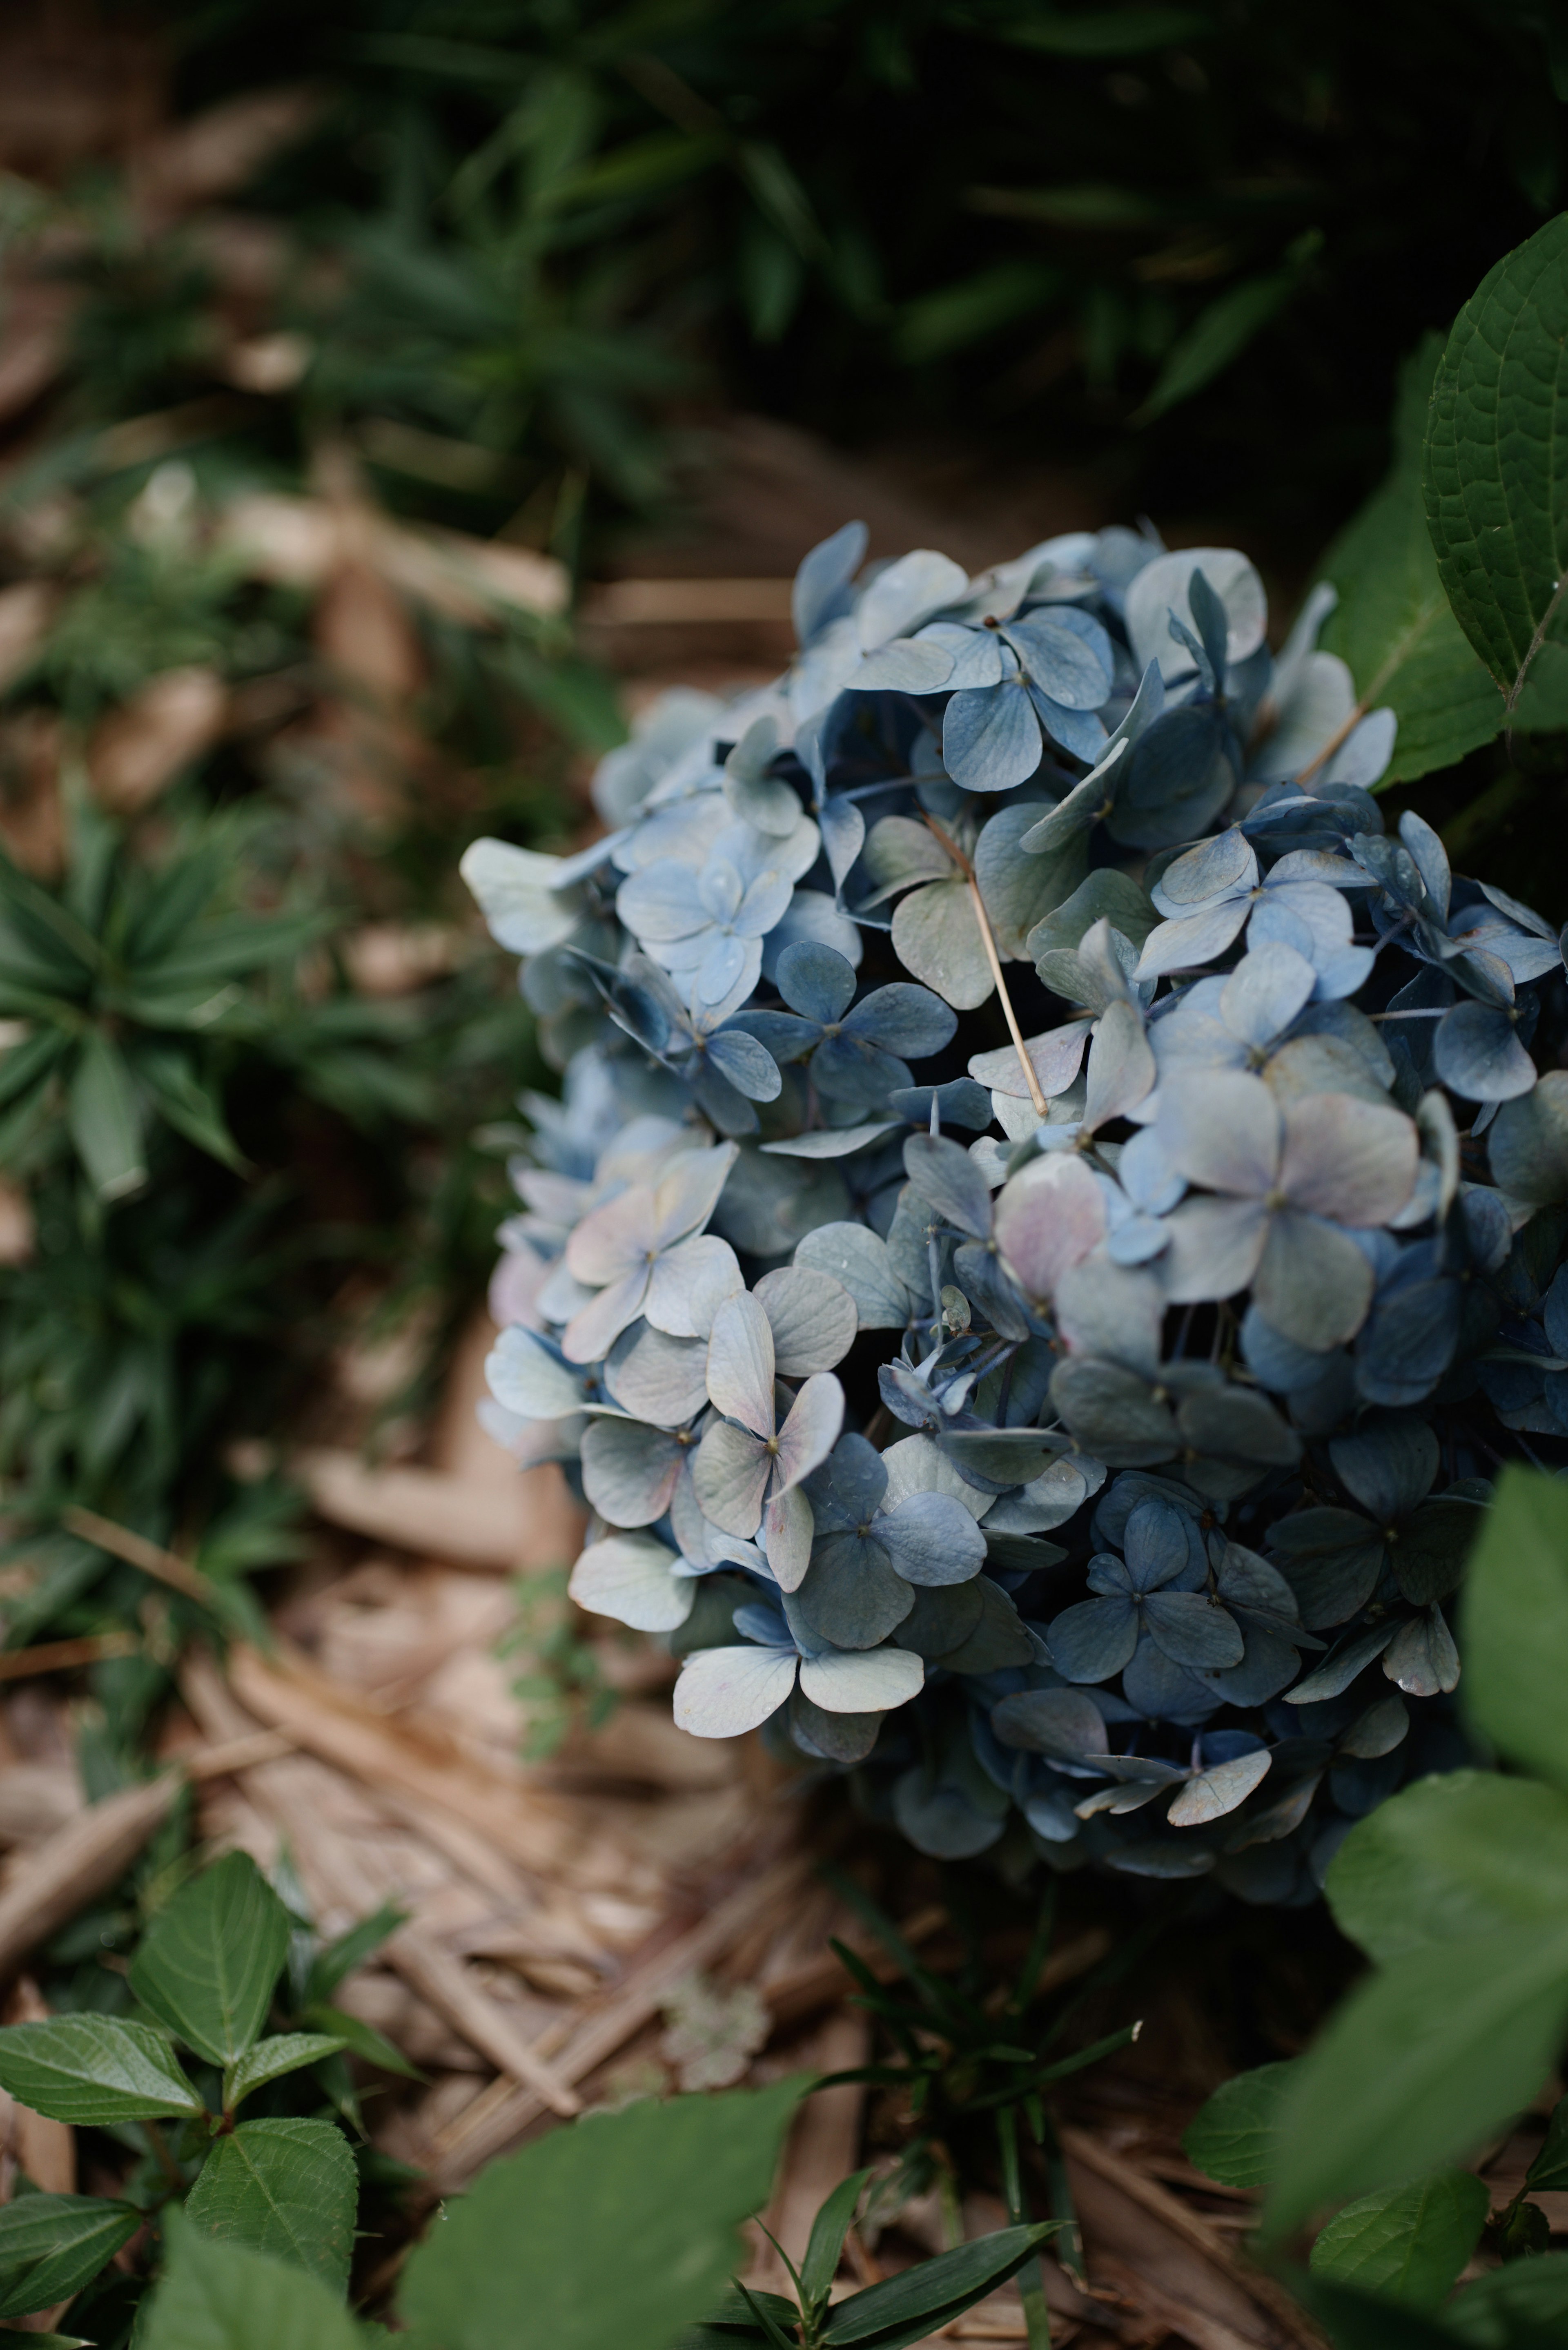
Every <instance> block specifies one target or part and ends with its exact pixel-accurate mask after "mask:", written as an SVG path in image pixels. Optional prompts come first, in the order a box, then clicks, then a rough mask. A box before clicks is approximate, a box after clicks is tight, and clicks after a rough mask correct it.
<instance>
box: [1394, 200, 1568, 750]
mask: <svg viewBox="0 0 1568 2350" xmlns="http://www.w3.org/2000/svg"><path fill="white" fill-rule="evenodd" d="M1565 337H1568V214H1564V213H1559V214H1558V216H1557V218H1556V219H1555V220H1552V221H1549V222H1548V223H1547V224H1546V226H1545V227H1544V228H1542V229H1539V230H1537V232H1536V234H1534V235H1533V236H1532V238H1531V239H1530V240H1529V242H1528V243H1527V244H1521V245H1520V246H1518V247H1516V249H1515V250H1514V251H1513V252H1512V253H1510V254H1507V255H1504V257H1503V259H1502V260H1501V261H1500V262H1498V263H1497V264H1496V265H1495V267H1493V268H1492V269H1490V270H1489V271H1488V273H1487V275H1486V276H1485V277H1483V278H1482V280H1481V282H1480V286H1478V287H1477V288H1476V290H1475V292H1474V293H1473V294H1472V295H1471V296H1470V298H1469V301H1468V302H1467V303H1466V304H1465V307H1464V308H1463V309H1462V310H1461V311H1460V312H1459V317H1458V319H1457V320H1456V321H1455V325H1454V329H1453V332H1452V334H1451V335H1450V336H1449V343H1448V348H1447V349H1446V350H1445V351H1444V353H1443V359H1442V365H1441V366H1440V368H1439V369H1438V378H1437V382H1436V385H1435V387H1434V390H1433V394H1432V410H1431V420H1430V422H1429V424H1428V432H1427V449H1426V459H1425V463H1424V466H1423V470H1422V486H1423V489H1424V491H1425V494H1426V502H1427V520H1428V525H1429V527H1430V530H1431V534H1432V545H1433V546H1434V547H1435V549H1436V550H1437V557H1438V571H1439V573H1440V574H1441V577H1442V582H1443V586H1444V587H1446V589H1447V590H1448V595H1449V602H1450V603H1451V604H1452V606H1453V608H1454V611H1455V614H1456V615H1457V617H1458V619H1459V625H1460V627H1461V628H1462V629H1464V631H1465V634H1466V635H1467V636H1468V637H1469V640H1470V642H1471V644H1472V645H1474V647H1475V649H1476V650H1477V651H1478V652H1479V653H1480V657H1481V659H1482V660H1484V661H1485V662H1486V665H1487V667H1488V668H1489V669H1490V671H1491V673H1492V676H1493V677H1494V678H1495V679H1496V680H1497V682H1498V684H1499V685H1500V686H1501V688H1502V689H1503V691H1504V693H1505V694H1506V695H1507V697H1508V703H1509V713H1510V717H1511V721H1512V723H1514V724H1515V725H1519V726H1526V727H1528V726H1538V727H1539V726H1545V727H1556V726H1562V725H1563V724H1565V723H1568V604H1565V602H1564V589H1565V587H1568V348H1565Z"/></svg>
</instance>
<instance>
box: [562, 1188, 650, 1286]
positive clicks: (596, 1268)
mask: <svg viewBox="0 0 1568 2350" xmlns="http://www.w3.org/2000/svg"><path fill="white" fill-rule="evenodd" d="M658 1248H659V1228H658V1222H657V1214H656V1210H655V1207H654V1197H653V1191H652V1189H651V1187H650V1186H649V1184H647V1183H633V1184H632V1185H631V1186H630V1188H629V1189H628V1190H627V1191H622V1192H620V1193H619V1194H618V1196H617V1197H616V1198H615V1199H613V1200H607V1201H605V1203H604V1205H603V1206H602V1207H600V1208H591V1209H590V1210H589V1211H588V1212H587V1215H586V1216H585V1217H584V1218H583V1220H582V1222H581V1223H580V1224H578V1225H577V1226H576V1230H575V1231H574V1232H573V1233H572V1235H571V1238H570V1239H569V1240H568V1241H567V1243H566V1270H567V1271H568V1273H570V1274H571V1275H572V1277H573V1279H574V1280H575V1281H581V1282H586V1283H587V1285H588V1287H589V1288H590V1289H602V1288H603V1287H604V1286H605V1285H606V1284H607V1283H608V1282H612V1281H619V1280H620V1279H621V1278H622V1276H623V1275H624V1274H628V1273H630V1272H631V1271H632V1269H633V1267H634V1266H636V1265H639V1264H646V1263H647V1261H648V1259H649V1257H650V1256H651V1255H652V1254H653V1253H654V1252H655V1251H656V1250H657V1249H658Z"/></svg>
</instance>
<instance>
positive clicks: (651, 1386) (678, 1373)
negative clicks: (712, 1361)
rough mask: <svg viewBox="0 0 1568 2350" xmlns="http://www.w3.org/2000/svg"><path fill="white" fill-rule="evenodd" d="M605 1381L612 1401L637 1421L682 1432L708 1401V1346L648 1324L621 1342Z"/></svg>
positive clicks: (610, 1358) (627, 1332)
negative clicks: (684, 1425) (686, 1423)
mask: <svg viewBox="0 0 1568 2350" xmlns="http://www.w3.org/2000/svg"><path fill="white" fill-rule="evenodd" d="M604 1379H605V1386H606V1388H607V1390H608V1392H609V1394H610V1396H611V1397H612V1398H613V1399H614V1400H615V1401H616V1402H617V1403H618V1404H619V1406H620V1408H621V1409H622V1410H623V1411H628V1412H630V1414H631V1416H632V1418H633V1419H645V1420H648V1421H649V1422H650V1423H651V1424H652V1425H653V1426H654V1427H656V1428H680V1426H682V1425H683V1423H684V1422H685V1421H687V1420H689V1419H695V1418H696V1416H697V1414H698V1413H699V1412H700V1411H701V1409H703V1407H704V1405H705V1404H706V1403H707V1401H708V1347H707V1342H706V1340H705V1339H701V1338H670V1337H666V1336H665V1334H664V1332H663V1331H662V1330H654V1329H651V1328H650V1327H649V1325H648V1324H647V1323H646V1322H645V1323H644V1324H643V1325H642V1326H641V1328H640V1329H636V1330H625V1331H623V1332H622V1333H621V1336H619V1337H618V1339H617V1340H616V1343H615V1345H614V1347H612V1348H611V1349H610V1353H609V1356H608V1358H607V1361H606V1364H605V1373H604Z"/></svg>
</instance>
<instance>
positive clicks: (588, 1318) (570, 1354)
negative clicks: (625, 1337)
mask: <svg viewBox="0 0 1568 2350" xmlns="http://www.w3.org/2000/svg"><path fill="white" fill-rule="evenodd" d="M648 1279H649V1273H648V1267H647V1265H641V1266H639V1269H638V1270H637V1272H635V1273H628V1274H627V1275H626V1277H625V1279H624V1280H622V1281H613V1282H611V1283H610V1284H609V1286H608V1288H607V1289H601V1290H600V1291H599V1293H598V1295H597V1297H594V1298H592V1299H590V1300H589V1302H588V1304H587V1305H585V1306H582V1307H581V1308H580V1309H579V1310H578V1312H576V1314H574V1315H573V1316H572V1318H571V1320H570V1321H569V1322H568V1323H567V1325H566V1328H565V1330H564V1331H563V1332H562V1333H561V1352H562V1353H563V1354H564V1355H565V1356H566V1360H567V1361H568V1362H569V1363H597V1362H601V1361H602V1360H603V1358H604V1357H605V1356H606V1355H607V1354H608V1353H609V1350H610V1348H611V1347H613V1346H614V1344H615V1342H616V1340H617V1339H618V1337H619V1336H620V1334H621V1332H622V1331H623V1330H624V1329H626V1327H627V1326H628V1324H630V1323H632V1322H635V1321H636V1320H637V1318H638V1315H639V1314H640V1313H641V1312H642V1304H643V1300H644V1298H645V1297H646V1296H647V1295H648Z"/></svg>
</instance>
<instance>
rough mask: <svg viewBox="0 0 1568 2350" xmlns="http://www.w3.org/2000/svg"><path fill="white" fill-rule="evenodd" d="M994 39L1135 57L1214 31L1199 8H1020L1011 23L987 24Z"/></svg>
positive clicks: (1059, 52)
mask: <svg viewBox="0 0 1568 2350" xmlns="http://www.w3.org/2000/svg"><path fill="white" fill-rule="evenodd" d="M986 29H987V31H988V32H990V35H991V37H992V40H995V41H1006V42H1008V43H1009V44H1010V45H1011V46H1012V47H1014V48H1020V49H1044V50H1045V51H1046V53H1047V54H1048V55H1049V56H1052V57H1141V56H1143V55H1144V54H1145V53H1146V52H1147V50H1149V49H1170V48H1181V47H1184V46H1185V44H1186V43H1187V42H1189V41H1201V40H1204V39H1206V38H1207V37H1208V36H1210V34H1212V33H1213V31H1214V29H1215V27H1214V20H1213V18H1212V17H1210V16H1201V15H1199V11H1198V10H1197V9H1196V8H1105V7H1101V8H1086V9H1085V8H1078V9H1075V10H1073V11H1072V12H1071V13H1069V12H1068V11H1067V10H1065V9H1055V8H1033V7H1032V8H1027V9H1020V11H1019V14H1018V16H1016V17H1015V18H1014V20H1013V21H1012V24H1006V25H998V26H994V27H992V26H987V27H986Z"/></svg>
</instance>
